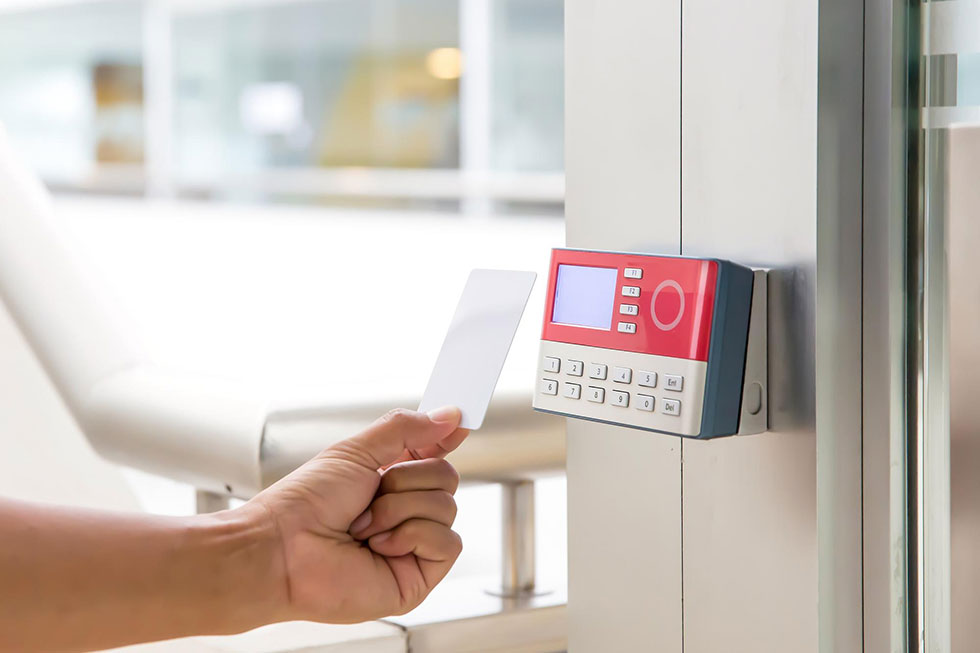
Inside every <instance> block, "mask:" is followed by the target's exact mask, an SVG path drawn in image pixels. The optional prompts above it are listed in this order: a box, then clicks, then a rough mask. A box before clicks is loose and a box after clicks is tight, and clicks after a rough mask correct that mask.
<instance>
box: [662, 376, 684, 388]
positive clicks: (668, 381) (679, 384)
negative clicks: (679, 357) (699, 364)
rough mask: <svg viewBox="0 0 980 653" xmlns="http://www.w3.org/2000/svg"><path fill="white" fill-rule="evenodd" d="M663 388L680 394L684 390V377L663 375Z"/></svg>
mask: <svg viewBox="0 0 980 653" xmlns="http://www.w3.org/2000/svg"><path fill="white" fill-rule="evenodd" d="M664 388H666V389H667V390H673V391H674V392H680V391H681V390H683V389H684V377H683V376H675V375H673V374H664Z"/></svg>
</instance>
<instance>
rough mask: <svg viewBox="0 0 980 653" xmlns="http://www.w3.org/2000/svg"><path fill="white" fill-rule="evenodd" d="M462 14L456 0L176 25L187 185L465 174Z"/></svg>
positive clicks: (194, 16) (234, 11)
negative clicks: (271, 171)
mask: <svg viewBox="0 0 980 653" xmlns="http://www.w3.org/2000/svg"><path fill="white" fill-rule="evenodd" d="M457 8H458V6H457V2H456V0H332V1H331V2H304V3H289V4H275V5H266V6H261V5H260V6H247V5H246V6H242V7H231V8H228V9H224V10H221V11H215V12H207V13H205V12H196V11H192V12H189V13H186V14H184V15H180V16H178V17H177V19H176V21H175V24H174V44H175V45H174V52H175V55H176V62H175V76H176V87H175V96H176V109H175V112H176V113H175V130H176V135H177V137H176V165H177V168H178V169H179V170H180V174H181V176H182V177H184V178H191V179H194V178H198V179H200V178H208V177H212V176H214V175H216V174H218V173H219V171H223V172H229V171H230V172H237V171H250V170H257V169H262V168H267V167H289V166H327V167H334V166H362V167H395V168H452V167H455V166H456V165H457V164H458V161H459V76H460V72H461V57H460V53H459V50H458V38H459V37H458V29H457V23H458V17H457Z"/></svg>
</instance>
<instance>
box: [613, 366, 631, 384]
mask: <svg viewBox="0 0 980 653" xmlns="http://www.w3.org/2000/svg"><path fill="white" fill-rule="evenodd" d="M612 380H613V381H615V382H616V383H629V382H630V381H632V380H633V370H631V369H630V368H628V367H614V368H613V378H612Z"/></svg>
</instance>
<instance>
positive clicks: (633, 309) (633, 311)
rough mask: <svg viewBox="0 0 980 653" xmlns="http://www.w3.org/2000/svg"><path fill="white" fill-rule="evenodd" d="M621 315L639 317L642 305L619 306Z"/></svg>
mask: <svg viewBox="0 0 980 653" xmlns="http://www.w3.org/2000/svg"><path fill="white" fill-rule="evenodd" d="M619 314H620V315H639V314H640V305H639V304H620V305H619Z"/></svg>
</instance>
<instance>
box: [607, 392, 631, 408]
mask: <svg viewBox="0 0 980 653" xmlns="http://www.w3.org/2000/svg"><path fill="white" fill-rule="evenodd" d="M609 403H611V404H612V405H613V406H619V407H621V408H626V407H627V406H629V405H630V393H628V392H623V391H622V390H613V391H612V399H611V400H610V401H609Z"/></svg>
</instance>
